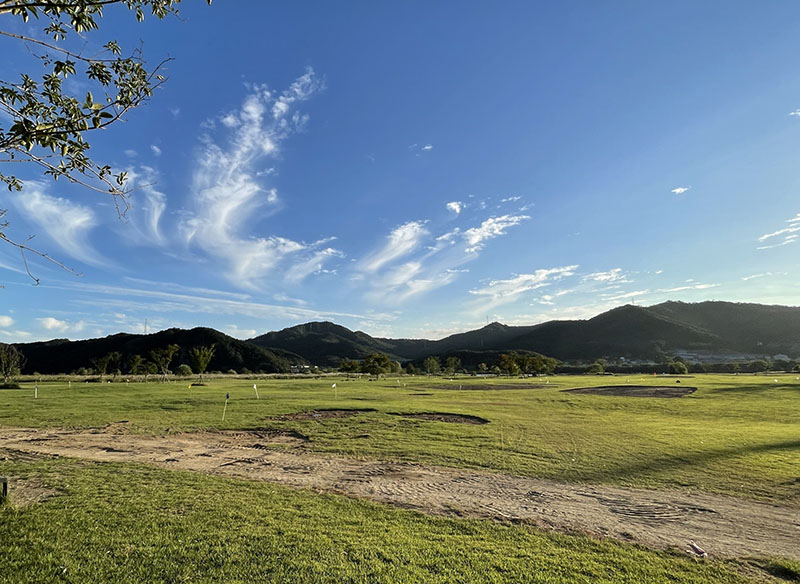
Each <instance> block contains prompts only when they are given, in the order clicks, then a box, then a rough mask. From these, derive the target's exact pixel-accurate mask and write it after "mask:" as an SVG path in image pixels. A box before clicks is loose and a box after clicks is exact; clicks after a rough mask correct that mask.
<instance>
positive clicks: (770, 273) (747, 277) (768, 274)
mask: <svg viewBox="0 0 800 584" xmlns="http://www.w3.org/2000/svg"><path fill="white" fill-rule="evenodd" d="M786 275H787V272H764V273H763V274H752V275H750V276H742V281H743V282H747V281H749V280H755V279H756V278H771V277H772V276H786Z"/></svg>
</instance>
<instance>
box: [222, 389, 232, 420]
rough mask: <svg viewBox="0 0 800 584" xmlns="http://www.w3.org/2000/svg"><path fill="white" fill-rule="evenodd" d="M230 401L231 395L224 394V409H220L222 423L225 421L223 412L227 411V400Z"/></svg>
mask: <svg viewBox="0 0 800 584" xmlns="http://www.w3.org/2000/svg"><path fill="white" fill-rule="evenodd" d="M229 399H231V394H229V393H226V394H225V407H224V408H222V421H223V422H224V421H225V412H226V411H227V410H228V400H229Z"/></svg>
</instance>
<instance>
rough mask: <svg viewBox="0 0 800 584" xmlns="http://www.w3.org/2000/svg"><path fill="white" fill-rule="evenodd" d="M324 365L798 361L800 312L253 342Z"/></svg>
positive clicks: (663, 310) (280, 336)
mask: <svg viewBox="0 0 800 584" xmlns="http://www.w3.org/2000/svg"><path fill="white" fill-rule="evenodd" d="M251 342H254V343H256V344H258V345H259V346H262V347H267V348H270V349H276V348H278V349H283V350H287V351H291V352H294V353H297V354H299V355H302V356H303V357H304V358H306V359H308V360H309V361H311V362H313V363H315V364H320V365H335V364H337V363H338V362H339V361H341V359H343V358H346V359H361V358H363V357H364V356H365V355H367V354H369V353H374V352H382V353H387V354H389V355H390V356H391V357H392V358H393V359H400V360H416V359H421V358H424V357H426V356H428V355H447V354H453V353H455V352H458V351H508V350H524V351H535V352H538V353H541V354H543V355H548V356H551V357H556V358H558V359H562V360H592V359H595V358H598V357H612V358H617V357H626V358H629V359H656V358H658V357H659V356H660V355H673V354H675V353H676V352H679V351H686V352H693V353H698V354H705V355H715V356H719V357H721V358H724V357H725V356H728V355H729V356H733V355H738V354H747V355H752V356H753V357H754V358H755V357H756V356H766V355H775V354H779V353H784V354H787V355H789V356H790V357H797V356H800V308H797V307H787V306H767V305H762V304H742V303H732V302H700V303H696V304H689V303H684V302H665V303H663V304H657V305H655V306H650V307H641V306H621V307H619V308H615V309H613V310H610V311H608V312H605V313H603V314H599V315H597V316H595V317H594V318H591V319H588V320H572V321H550V322H545V323H542V324H538V325H533V326H508V325H503V324H500V323H496V322H495V323H491V324H489V325H487V326H485V327H482V328H480V329H477V330H474V331H468V332H465V333H459V334H455V335H451V336H449V337H445V338H443V339H440V340H437V341H430V340H424V339H388V338H374V337H371V336H369V335H368V334H366V333H363V332H353V331H350V330H349V329H347V328H345V327H342V326H339V325H335V324H333V323H320V322H314V323H307V324H304V325H298V326H295V327H290V328H287V329H283V330H282V331H278V332H273V333H267V334H266V335H261V336H260V337H256V338H255V339H252V340H251Z"/></svg>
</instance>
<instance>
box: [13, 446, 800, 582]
mask: <svg viewBox="0 0 800 584" xmlns="http://www.w3.org/2000/svg"><path fill="white" fill-rule="evenodd" d="M1 452H2V449H0V453H1ZM3 467H4V469H5V471H6V472H11V473H13V474H14V475H16V476H20V477H25V478H26V479H27V480H28V481H32V480H35V481H37V482H39V483H40V484H42V485H46V486H50V487H54V488H56V489H58V491H60V493H59V494H58V495H57V496H54V497H52V498H50V499H48V500H45V501H43V502H40V503H37V504H33V505H29V506H26V507H15V506H14V505H13V504H11V505H5V506H2V507H0V580H1V581H2V582H4V584H23V583H26V584H28V583H29V584H49V583H57V582H58V583H61V582H73V583H79V582H87V583H88V582H92V583H93V582H104V583H114V582H119V583H167V582H195V583H205V582H208V583H211V582H214V583H219V582H225V583H234V582H236V583H243V584H244V583H246V584H250V583H254V582H271V583H293V584H304V583H309V584H311V583H326V582H330V583H348V582H359V583H365V584H366V583H387V584H395V583H411V582H415V583H425V584H436V583H455V582H463V583H478V582H496V583H508V582H532V583H553V584H555V583H572V582H586V583H631V584H647V583H653V584H655V583H662V582H692V583H697V584H705V583H707V584H711V583H731V584H732V583H745V582H764V581H765V578H767V577H768V576H767V575H768V574H781V575H783V576H787V577H794V576H797V575H798V574H800V571H798V570H800V565H797V563H792V562H787V561H780V560H777V561H770V560H757V561H752V560H751V561H738V560H704V561H697V560H695V559H693V558H690V557H688V556H687V555H685V554H681V553H679V552H675V553H668V552H658V553H657V552H653V551H649V550H646V549H644V548H641V547H637V546H633V545H625V544H621V543H617V542H614V541H612V540H596V539H591V538H587V537H582V536H575V535H562V534H557V533H552V532H542V531H539V530H536V529H534V528H531V527H528V526H525V525H512V524H503V523H498V522H494V521H487V520H467V519H448V518H441V517H429V516H425V515H423V514H420V513H416V512H413V511H407V510H403V509H396V508H391V507H386V506H383V505H378V504H372V503H369V502H365V501H359V500H353V499H348V498H345V497H339V496H334V495H325V494H317V493H313V492H311V491H305V490H292V489H287V488H284V487H279V486H274V485H269V484H264V483H257V482H248V481H243V480H237V479H226V478H220V477H213V476H206V475H200V474H194V473H188V472H177V471H166V470H161V469H156V468H152V467H146V466H141V465H130V464H125V465H123V464H108V463H106V464H98V463H89V462H82V461H75V460H68V459H57V460H38V461H37V460H33V461H30V460H29V461H16V462H13V463H8V462H6V463H4V464H3Z"/></svg>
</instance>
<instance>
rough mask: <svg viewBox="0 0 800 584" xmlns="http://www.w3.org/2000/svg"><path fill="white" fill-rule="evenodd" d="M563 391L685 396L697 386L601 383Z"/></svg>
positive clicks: (624, 395)
mask: <svg viewBox="0 0 800 584" xmlns="http://www.w3.org/2000/svg"><path fill="white" fill-rule="evenodd" d="M561 391H567V392H572V393H589V394H594V395H613V396H618V397H683V396H685V395H689V394H690V393H694V392H695V391H697V388H696V387H689V386H687V385H601V386H598V387H578V388H576V389H562V390H561Z"/></svg>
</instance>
